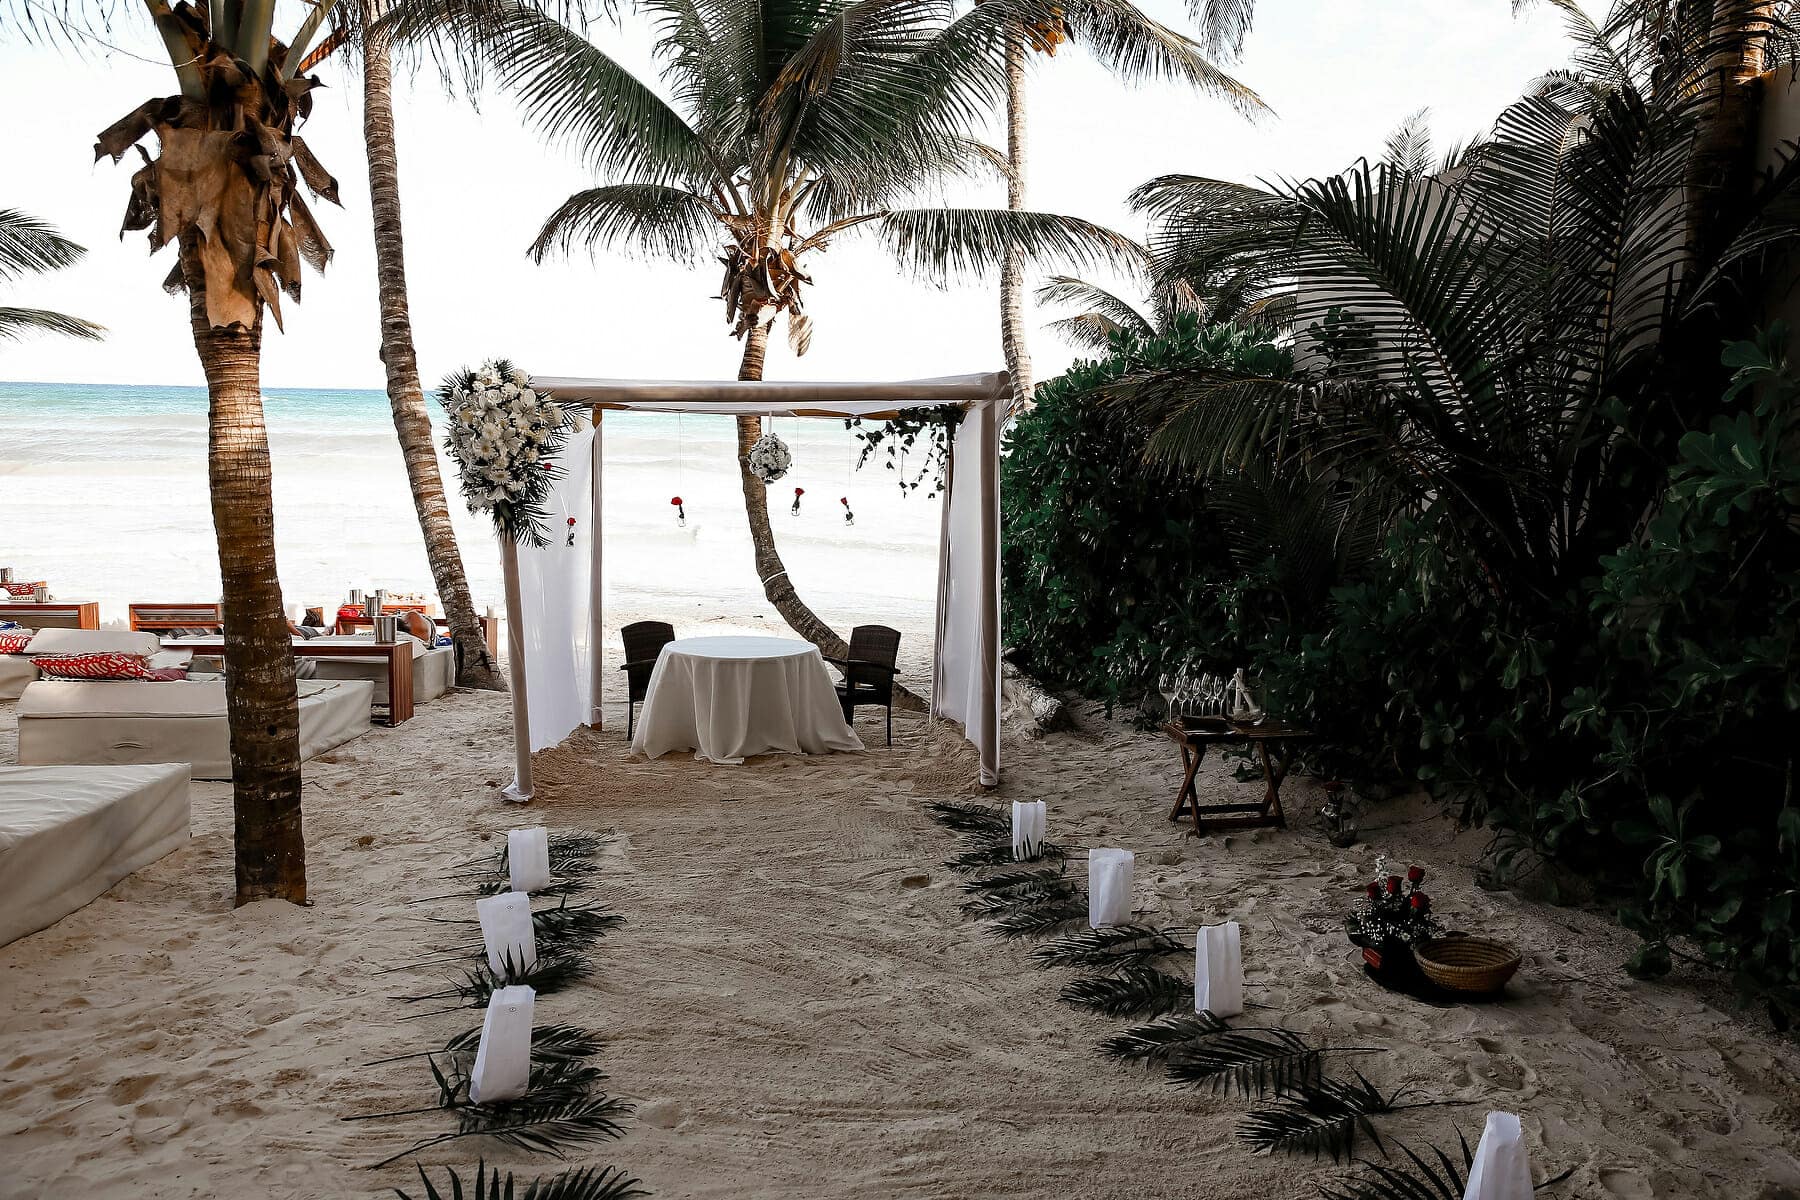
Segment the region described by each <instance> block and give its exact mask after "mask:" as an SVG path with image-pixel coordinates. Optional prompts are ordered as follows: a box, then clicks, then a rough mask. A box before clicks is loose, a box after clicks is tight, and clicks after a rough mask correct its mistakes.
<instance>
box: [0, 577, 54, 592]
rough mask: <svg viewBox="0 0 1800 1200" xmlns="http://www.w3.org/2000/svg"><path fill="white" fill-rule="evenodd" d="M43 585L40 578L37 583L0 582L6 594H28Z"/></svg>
mask: <svg viewBox="0 0 1800 1200" xmlns="http://www.w3.org/2000/svg"><path fill="white" fill-rule="evenodd" d="M43 586H44V584H43V582H42V581H41V580H40V581H39V582H37V583H0V587H3V588H5V589H6V591H7V594H8V595H12V596H29V595H31V594H32V593H33V592H35V591H37V590H38V589H39V588H41V587H43Z"/></svg>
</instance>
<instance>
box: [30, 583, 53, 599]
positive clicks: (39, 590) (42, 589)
mask: <svg viewBox="0 0 1800 1200" xmlns="http://www.w3.org/2000/svg"><path fill="white" fill-rule="evenodd" d="M31 598H32V599H33V600H36V601H37V602H38V603H39V604H48V603H50V589H49V587H47V586H46V585H44V584H41V583H40V584H38V585H37V586H36V587H34V588H32V589H31Z"/></svg>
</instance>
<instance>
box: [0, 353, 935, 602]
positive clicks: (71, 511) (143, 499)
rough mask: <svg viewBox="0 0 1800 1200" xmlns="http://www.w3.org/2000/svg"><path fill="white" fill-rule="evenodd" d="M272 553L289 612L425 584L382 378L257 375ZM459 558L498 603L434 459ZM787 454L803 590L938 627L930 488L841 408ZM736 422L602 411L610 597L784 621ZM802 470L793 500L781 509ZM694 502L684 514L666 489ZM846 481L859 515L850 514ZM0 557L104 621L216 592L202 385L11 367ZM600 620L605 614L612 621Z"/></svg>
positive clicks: (3, 390)
mask: <svg viewBox="0 0 1800 1200" xmlns="http://www.w3.org/2000/svg"><path fill="white" fill-rule="evenodd" d="M263 401H264V409H265V412H266V414H267V419H268V426H269V445H270V454H271V458H272V463H273V473H274V497H275V505H274V507H275V536H276V561H277V566H278V570H279V572H280V576H281V582H282V591H283V596H284V600H285V602H286V604H287V606H288V608H289V610H290V612H295V611H298V610H299V609H300V608H303V607H305V606H309V605H325V606H335V605H336V604H337V603H338V602H340V601H341V600H342V599H343V598H344V597H345V596H346V594H347V593H348V591H349V590H350V589H351V588H360V589H363V590H368V589H370V588H373V587H383V588H386V589H387V590H389V591H396V592H422V593H425V594H429V595H435V593H436V587H435V585H434V583H433V581H432V578H431V573H430V569H429V565H428V563H427V561H426V557H425V551H424V546H423V542H422V539H421V536H420V532H419V525H418V519H417V516H416V515H415V511H414V509H413V505H412V499H411V494H410V491H409V488H408V485H407V481H406V473H405V466H404V463H403V461H402V459H401V455H400V449H399V442H398V439H397V437H396V436H395V433H394V428H393V421H392V416H391V410H390V408H389V404H388V398H387V393H386V392H385V391H384V390H382V389H379V388H296V387H279V386H265V387H264V388H263ZM427 403H428V405H429V406H430V407H431V409H432V415H433V427H434V440H436V441H437V442H438V451H439V454H438V461H439V469H440V470H441V471H442V472H443V474H444V482H445V487H446V489H447V490H448V491H449V492H450V513H451V519H452V523H453V524H454V526H455V528H456V534H457V542H458V546H459V548H460V550H461V553H462V558H463V566H464V571H465V573H466V574H467V576H468V579H469V585H470V589H471V592H472V594H473V596H474V599H475V603H476V607H477V609H478V610H485V609H486V608H488V607H489V606H493V607H496V608H498V607H499V606H500V605H501V604H502V592H501V584H500V569H499V551H498V547H497V545H496V543H495V541H494V537H493V533H492V530H491V528H490V527H489V526H488V524H487V522H486V519H485V518H480V517H475V516H472V515H470V513H469V512H468V511H467V509H466V507H465V506H464V505H463V503H462V501H461V498H460V496H459V495H458V493H457V480H456V475H455V472H454V470H453V468H452V467H451V466H450V465H449V463H448V462H447V461H446V459H445V458H444V455H443V449H442V430H443V427H442V422H441V414H440V413H439V411H438V408H437V404H436V401H435V399H433V398H432V397H431V396H430V393H429V392H428V393H427ZM775 428H776V433H777V435H778V436H780V437H781V438H783V439H784V440H786V441H787V442H788V443H789V445H790V446H791V447H792V448H793V451H794V467H793V470H792V471H791V472H790V475H789V477H788V478H786V479H783V480H780V481H778V482H777V483H775V484H773V485H771V486H770V489H769V507H770V510H771V519H772V523H773V525H774V528H775V536H776V541H777V545H778V547H779V548H780V550H781V552H782V555H783V558H784V561H785V562H786V564H787V566H788V568H789V572H790V576H791V577H792V578H793V579H794V581H795V584H796V586H797V587H798V588H799V590H800V593H801V595H802V596H803V597H804V598H805V599H806V600H807V601H808V603H809V604H811V605H812V606H813V607H814V609H815V610H816V611H818V612H819V613H820V615H821V616H823V617H825V619H826V620H828V621H831V622H832V623H834V624H842V625H843V626H845V627H847V626H849V625H853V624H859V623H867V622H872V621H873V622H880V623H885V624H911V625H914V626H917V625H919V624H921V623H924V624H926V625H927V626H928V625H929V617H930V612H931V608H932V604H933V602H934V597H935V590H936V567H937V537H938V529H939V510H938V506H937V501H936V500H932V499H928V498H927V497H926V495H925V491H926V489H923V488H921V489H920V490H919V491H918V492H916V493H913V494H911V495H909V496H906V497H902V496H901V495H900V490H899V488H898V487H897V486H896V483H895V475H894V472H892V471H889V470H886V469H885V462H884V461H878V460H871V461H870V463H869V464H868V465H867V466H865V467H864V468H863V469H861V470H858V469H856V468H855V462H856V457H857V453H858V450H859V448H860V445H861V443H860V442H859V441H858V440H857V439H856V438H855V436H854V434H853V433H851V432H850V431H848V430H846V429H845V428H844V426H843V423H842V422H840V421H835V420H823V419H811V420H801V419H789V418H778V419H776V421H775ZM734 455H735V430H734V427H733V423H732V419H731V418H729V417H696V416H676V415H673V414H663V413H649V414H629V415H626V416H623V417H621V418H620V419H617V420H609V421H607V422H606V424H605V492H604V497H603V499H604V506H605V529H604V530H603V533H604V535H605V537H606V550H607V557H606V562H607V567H608V573H607V586H606V596H605V600H604V603H605V605H606V607H607V609H608V610H610V611H612V612H615V613H617V614H619V615H645V614H650V613H659V612H666V613H668V614H669V615H670V617H671V619H679V618H681V617H683V616H688V617H695V616H702V617H715V616H730V617H737V618H750V617H754V616H757V615H765V616H770V617H772V615H773V614H772V610H770V609H769V607H768V605H767V603H766V601H765V600H764V599H763V597H762V591H761V588H760V586H759V585H758V583H757V580H756V577H755V571H754V567H753V563H752V558H751V547H750V540H749V530H748V526H747V523H746V521H745V517H744V511H743V498H742V493H741V489H740V485H739V480H738V475H737V471H736V467H735V462H734ZM796 487H800V488H804V489H805V493H806V494H805V496H804V497H802V499H801V511H800V513H799V514H794V513H792V512H791V511H790V508H791V505H792V502H793V499H794V491H793V489H794V488H796ZM677 495H679V496H681V497H682V500H683V502H684V507H685V508H686V511H687V515H688V522H687V526H686V527H685V528H681V527H679V526H678V525H677V524H676V519H675V513H674V510H673V508H672V506H671V505H670V503H669V501H670V500H671V499H672V498H673V497H674V496H677ZM840 497H847V498H848V499H849V500H850V508H851V509H852V510H853V511H855V513H856V518H857V519H856V523H855V524H854V525H846V524H845V522H844V521H843V518H842V514H843V511H844V506H842V505H840V504H839V503H838V500H839V498H840ZM0 565H4V566H10V567H12V568H13V569H14V570H15V572H16V573H17V575H18V576H19V577H21V578H31V579H45V580H47V581H48V582H49V583H50V589H51V592H52V594H53V595H55V596H56V597H57V598H58V599H63V600H84V601H85V600H97V601H99V602H100V605H101V620H102V623H103V624H107V625H115V624H121V623H123V622H124V620H125V617H126V611H125V609H126V605H127V604H128V603H131V602H134V601H154V602H169V603H173V602H184V601H200V600H213V599H216V598H217V596H218V594H219V582H218V581H219V570H218V558H217V550H216V543H215V540H214V536H213V526H212V516H211V509H210V506H209V502H208V493H207V480H206V389H205V388H204V387H199V386H188V385H158V384H92V383H52V382H31V381H10V380H0ZM607 623H608V625H613V624H615V622H613V621H612V620H611V619H610V618H609V619H608V622H607Z"/></svg>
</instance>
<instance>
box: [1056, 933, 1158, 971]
mask: <svg viewBox="0 0 1800 1200" xmlns="http://www.w3.org/2000/svg"><path fill="white" fill-rule="evenodd" d="M1187 948H1188V947H1187V946H1186V944H1185V943H1183V942H1182V941H1181V940H1180V939H1178V938H1177V937H1176V936H1175V935H1174V934H1173V933H1171V932H1170V931H1169V930H1167V929H1158V928H1156V927H1155V926H1151V925H1110V926H1105V927H1103V928H1100V929H1082V930H1078V931H1076V932H1075V933H1071V934H1066V935H1064V936H1063V937H1059V938H1057V939H1055V940H1054V941H1049V942H1045V943H1044V944H1043V945H1041V946H1037V947H1034V948H1033V949H1032V951H1031V959H1032V962H1034V963H1036V964H1037V965H1038V966H1039V967H1045V968H1048V967H1121V966H1144V965H1147V964H1148V962H1149V960H1151V959H1154V958H1161V957H1163V956H1165V955H1169V954H1179V953H1181V952H1182V951H1184V950H1186V949H1187Z"/></svg>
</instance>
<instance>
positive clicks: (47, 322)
mask: <svg viewBox="0 0 1800 1200" xmlns="http://www.w3.org/2000/svg"><path fill="white" fill-rule="evenodd" d="M33 333H59V334H62V335H63V336H65V337H78V338H87V339H89V340H91V341H98V340H99V339H100V338H102V337H104V336H105V334H106V326H104V325H96V324H94V322H92V321H84V320H82V319H81V318H80V317H71V316H70V315H68V314H67V313H59V312H52V311H50V310H49V309H46V308H8V307H5V306H0V339H4V340H6V341H20V340H22V339H23V338H24V337H26V335H28V334H33Z"/></svg>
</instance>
